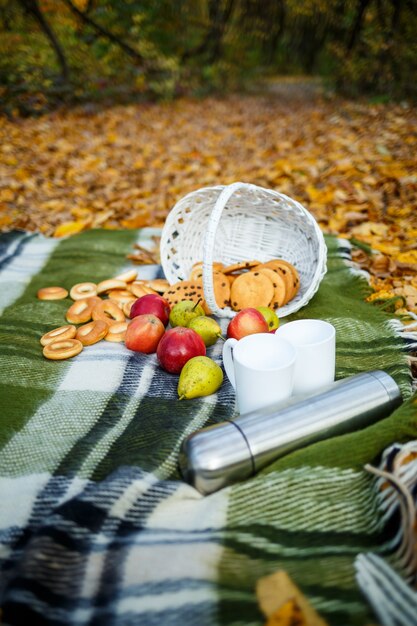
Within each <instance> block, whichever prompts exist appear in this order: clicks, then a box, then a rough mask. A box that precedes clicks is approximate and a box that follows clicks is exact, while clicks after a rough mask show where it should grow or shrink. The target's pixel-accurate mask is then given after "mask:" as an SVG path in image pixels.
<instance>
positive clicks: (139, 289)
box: [129, 282, 157, 298]
mask: <svg viewBox="0 0 417 626" xmlns="http://www.w3.org/2000/svg"><path fill="white" fill-rule="evenodd" d="M129 289H130V291H131V292H132V293H133V295H134V296H135V297H136V298H141V297H142V296H146V295H147V294H148V293H157V292H156V291H155V289H151V287H147V286H146V285H144V284H140V283H137V282H134V283H131V284H130V285H129Z"/></svg>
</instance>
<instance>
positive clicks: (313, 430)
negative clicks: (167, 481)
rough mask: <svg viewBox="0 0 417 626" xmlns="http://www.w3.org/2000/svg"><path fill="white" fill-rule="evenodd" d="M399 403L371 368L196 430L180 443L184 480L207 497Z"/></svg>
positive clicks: (388, 381)
mask: <svg viewBox="0 0 417 626" xmlns="http://www.w3.org/2000/svg"><path fill="white" fill-rule="evenodd" d="M400 403H401V392H400V390H399V388H398V385H397V383H396V382H395V381H394V380H393V378H391V376H389V375H388V374H387V373H386V372H383V371H381V370H374V371H372V372H366V373H364V374H357V375H355V376H351V377H349V378H345V379H343V380H339V381H337V382H335V383H333V384H332V385H330V386H329V387H326V388H325V389H322V390H321V391H319V392H318V393H316V394H314V395H312V396H309V397H304V398H293V399H291V400H288V401H286V402H284V403H282V402H281V403H279V404H277V405H273V406H269V407H266V408H263V409H259V410H257V411H253V412H251V413H246V415H241V416H239V417H237V418H236V419H235V420H231V421H228V422H222V423H221V424H215V425H214V426H209V427H207V428H204V429H202V430H200V431H197V432H195V433H193V434H192V435H190V436H189V437H187V439H185V440H184V441H183V443H182V447H181V451H180V456H179V466H180V470H181V473H182V476H183V478H184V480H186V481H187V482H189V483H191V484H192V485H194V487H195V488H196V489H198V491H200V493H202V494H204V495H207V494H209V493H212V492H214V491H217V490H218V489H221V488H222V487H225V486H226V485H230V484H232V483H234V482H236V481H239V480H244V479H245V478H249V477H250V476H252V475H253V474H255V472H257V471H258V470H260V469H261V468H262V467H265V466H266V465H268V464H269V463H271V462H272V461H274V460H275V459H277V458H279V457H281V456H284V455H285V454H288V453H289V452H292V451H293V450H296V449H297V448H301V447H303V446H306V445H309V444H311V443H314V442H316V441H320V440H322V439H327V438H328V437H333V436H335V435H341V434H344V433H347V432H351V431H354V430H359V429H361V428H364V427H366V426H368V425H369V424H372V423H373V422H376V421H377V420H379V419H381V418H383V417H386V416H387V415H389V414H390V413H391V412H392V411H393V410H394V408H395V407H396V406H398V405H399V404H400Z"/></svg>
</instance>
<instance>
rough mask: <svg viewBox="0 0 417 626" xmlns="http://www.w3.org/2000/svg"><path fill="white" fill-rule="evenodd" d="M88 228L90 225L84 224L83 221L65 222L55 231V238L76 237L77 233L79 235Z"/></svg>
mask: <svg viewBox="0 0 417 626" xmlns="http://www.w3.org/2000/svg"><path fill="white" fill-rule="evenodd" d="M87 226H88V223H87V222H83V221H81V220H77V221H74V222H64V223H63V224H60V226H58V227H57V228H56V229H55V232H54V236H55V237H65V236H67V235H75V234H76V233H79V232H81V231H82V230H85V228H87Z"/></svg>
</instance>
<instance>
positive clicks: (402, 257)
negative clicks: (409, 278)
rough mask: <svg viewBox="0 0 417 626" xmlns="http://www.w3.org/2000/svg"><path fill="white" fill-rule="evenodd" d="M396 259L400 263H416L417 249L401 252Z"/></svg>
mask: <svg viewBox="0 0 417 626" xmlns="http://www.w3.org/2000/svg"><path fill="white" fill-rule="evenodd" d="M397 260H398V261H399V262H400V263H417V250H410V251H409V252H401V253H400V254H399V255H398V256H397Z"/></svg>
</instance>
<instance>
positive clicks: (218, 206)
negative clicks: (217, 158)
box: [161, 182, 327, 318]
mask: <svg viewBox="0 0 417 626" xmlns="http://www.w3.org/2000/svg"><path fill="white" fill-rule="evenodd" d="M245 190H247V191H249V192H253V193H255V194H256V193H258V194H260V193H262V194H264V195H266V197H268V196H269V197H271V199H272V198H277V199H278V200H279V201H283V202H285V203H286V204H287V206H288V207H289V208H288V209H287V210H288V212H289V213H290V212H291V209H293V210H296V211H297V212H298V215H301V216H302V217H305V219H306V220H307V221H308V224H309V228H311V231H312V233H313V234H314V246H315V247H316V249H317V261H315V262H316V267H315V271H314V274H313V277H312V279H311V282H310V285H309V286H308V288H307V289H306V291H305V292H304V293H303V297H302V299H301V300H298V301H297V302H295V301H290V302H289V303H288V304H287V305H284V306H283V307H281V308H280V309H278V314H279V316H280V317H285V316H286V315H289V314H291V313H294V312H295V311H297V310H298V309H300V308H302V307H303V306H305V304H307V302H308V301H309V300H310V299H311V297H312V296H313V295H314V294H315V293H316V291H317V289H318V286H319V284H320V282H321V280H322V278H323V276H324V275H325V273H326V271H327V267H326V260H327V247H326V243H325V241H324V237H323V233H322V231H321V230H320V228H319V225H318V224H317V221H316V220H315V218H314V216H313V215H312V214H311V213H310V212H309V211H308V210H307V209H306V208H305V207H304V206H303V205H302V204H301V203H300V202H298V201H297V200H295V199H294V198H291V197H290V196H287V195H286V194H284V193H282V192H280V191H277V190H275V189H269V188H265V187H260V186H259V185H255V184H253V183H245V182H234V183H231V184H229V185H221V184H219V185H211V186H206V187H201V188H199V189H196V190H194V191H191V192H189V193H187V194H186V195H185V196H183V197H182V198H180V199H179V200H178V202H177V203H176V204H175V205H174V207H173V209H172V211H171V212H170V214H169V215H168V217H167V220H166V222H165V225H164V228H163V232H162V236H161V263H162V266H163V268H164V269H165V267H166V264H167V263H168V262H169V261H168V259H166V258H165V252H164V250H165V247H166V246H167V243H168V240H169V237H170V233H171V230H169V228H170V226H171V222H172V226H173V225H174V222H173V220H174V219H175V218H174V214H175V210H176V208H177V207H178V206H179V205H180V203H181V207H183V206H184V204H185V203H187V202H188V201H190V202H192V201H193V199H194V198H195V197H196V196H198V195H199V194H200V195H201V194H210V193H212V192H219V194H218V196H217V198H215V199H214V200H213V203H214V204H213V206H212V209H211V214H210V217H209V218H208V221H207V222H206V232H205V233H201V238H202V242H201V243H202V250H203V254H202V259H195V260H202V261H203V289H204V293H205V296H206V300H207V304H208V305H209V307H210V309H211V310H212V312H213V314H214V315H217V316H219V317H230V318H231V317H234V316H235V315H236V314H237V313H238V311H234V310H232V309H231V308H230V307H225V308H221V307H219V306H218V305H217V302H216V301H215V298H214V286H213V277H212V264H213V261H214V260H219V259H213V251H214V242H215V236H216V232H217V227H218V225H219V222H220V220H221V214H222V211H223V209H224V207H225V206H226V205H227V202H228V201H229V199H230V198H231V197H232V196H233V194H234V193H236V192H238V191H243V192H244V191H245ZM276 206H278V203H277V205H276ZM170 216H171V219H170ZM175 217H176V215H175ZM190 218H191V219H192V211H191V212H190ZM177 243H178V242H177ZM271 258H274V257H273V256H272V255H271ZM275 258H276V257H275ZM177 277H178V280H180V279H181V278H182V277H181V276H178V274H177ZM210 294H211V295H212V297H211V295H210Z"/></svg>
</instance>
